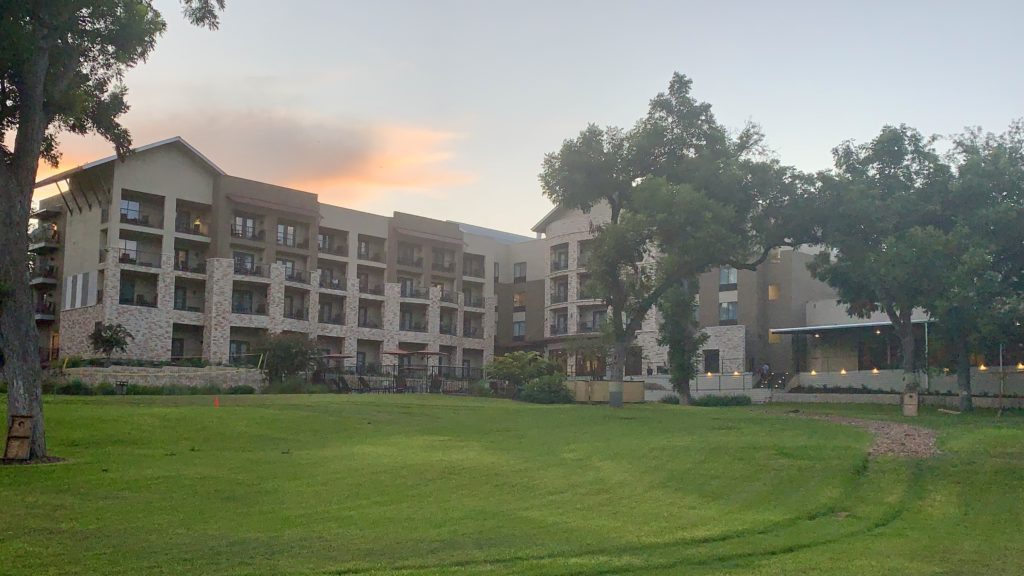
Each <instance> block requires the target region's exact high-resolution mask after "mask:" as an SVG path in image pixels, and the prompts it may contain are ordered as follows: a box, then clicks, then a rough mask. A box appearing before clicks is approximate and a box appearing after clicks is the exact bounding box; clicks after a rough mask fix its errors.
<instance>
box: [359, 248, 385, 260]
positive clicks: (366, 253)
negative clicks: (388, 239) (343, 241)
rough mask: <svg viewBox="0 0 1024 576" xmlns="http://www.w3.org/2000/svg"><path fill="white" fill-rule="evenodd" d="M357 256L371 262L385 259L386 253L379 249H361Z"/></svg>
mask: <svg viewBox="0 0 1024 576" xmlns="http://www.w3.org/2000/svg"><path fill="white" fill-rule="evenodd" d="M356 257H357V258H359V259H360V260H369V261H370V262H383V261H384V253H383V252H381V251H378V250H360V251H359V253H358V254H356Z"/></svg>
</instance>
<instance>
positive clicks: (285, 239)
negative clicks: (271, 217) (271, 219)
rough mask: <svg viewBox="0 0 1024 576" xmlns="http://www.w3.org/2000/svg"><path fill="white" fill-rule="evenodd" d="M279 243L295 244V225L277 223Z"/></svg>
mask: <svg viewBox="0 0 1024 576" xmlns="http://www.w3.org/2000/svg"><path fill="white" fill-rule="evenodd" d="M277 243H278V244H284V245H286V246H294V245H295V226H292V225H291V224H278V225H277Z"/></svg>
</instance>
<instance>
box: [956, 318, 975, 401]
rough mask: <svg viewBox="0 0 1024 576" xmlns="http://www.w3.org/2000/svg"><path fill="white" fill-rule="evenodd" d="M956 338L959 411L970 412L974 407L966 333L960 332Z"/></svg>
mask: <svg viewBox="0 0 1024 576" xmlns="http://www.w3.org/2000/svg"><path fill="white" fill-rule="evenodd" d="M955 338H956V383H957V387H958V388H959V389H960V411H961V412H970V411H971V410H973V409H974V400H973V398H972V397H971V357H970V349H969V348H968V346H967V335H966V334H964V333H963V332H960V333H959V334H957V335H956V336H955Z"/></svg>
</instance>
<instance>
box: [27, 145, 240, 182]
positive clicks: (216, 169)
mask: <svg viewBox="0 0 1024 576" xmlns="http://www.w3.org/2000/svg"><path fill="white" fill-rule="evenodd" d="M168 144H180V145H182V146H184V147H185V148H186V149H188V151H189V152H191V153H192V154H194V155H195V156H196V157H197V158H199V159H200V160H202V161H203V162H204V163H206V165H207V166H209V167H210V169H211V170H213V171H214V172H216V173H218V174H221V175H223V174H226V172H224V171H223V170H221V169H220V167H219V166H217V165H216V164H214V163H213V162H212V161H211V160H210V159H209V158H207V157H206V156H204V155H203V153H202V152H200V151H199V150H196V148H195V147H194V146H192V145H191V144H189V143H188V142H186V141H185V139H184V138H182V137H181V136H173V137H171V138H167V139H166V140H160V141H158V142H152V143H150V144H145V145H143V146H139V147H137V148H133V149H132V151H133V152H145V151H146V150H151V149H153V148H159V147H161V146H166V145H168ZM114 160H117V155H116V154H115V155H113V156H107V157H106V158H100V159H99V160H93V161H92V162H89V163H88V164H82V165H81V166H78V167H76V168H71V169H70V170H65V171H63V172H61V173H59V174H54V175H53V176H50V177H49V178H46V179H45V180H40V181H38V182H36V186H35V187H36V188H40V187H42V186H48V185H50V184H53V183H54V182H60V181H61V180H67V179H68V178H70V177H71V176H72V175H74V174H76V173H78V172H82V171H83V170H88V169H90V168H95V167H97V166H102V165H103V164H106V163H108V162H113V161H114Z"/></svg>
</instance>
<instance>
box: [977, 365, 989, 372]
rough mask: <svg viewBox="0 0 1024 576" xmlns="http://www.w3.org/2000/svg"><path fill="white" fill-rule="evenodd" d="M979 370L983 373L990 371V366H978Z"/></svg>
mask: <svg viewBox="0 0 1024 576" xmlns="http://www.w3.org/2000/svg"><path fill="white" fill-rule="evenodd" d="M978 370H981V371H982V372H984V371H985V370H988V366H985V365H984V364H982V365H980V366H978Z"/></svg>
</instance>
